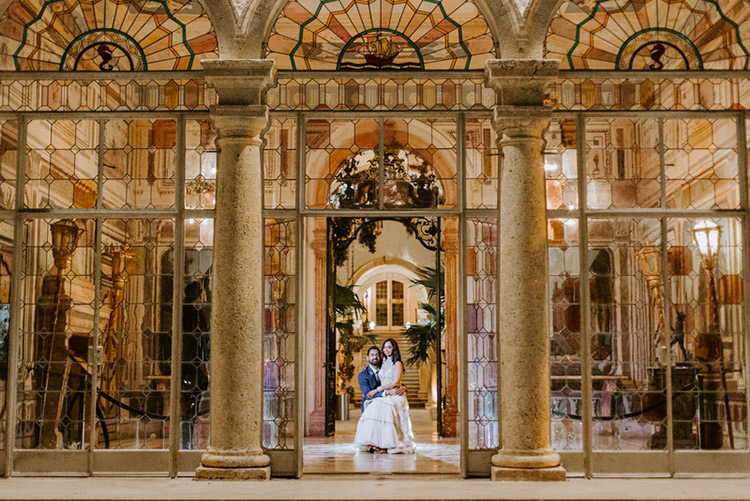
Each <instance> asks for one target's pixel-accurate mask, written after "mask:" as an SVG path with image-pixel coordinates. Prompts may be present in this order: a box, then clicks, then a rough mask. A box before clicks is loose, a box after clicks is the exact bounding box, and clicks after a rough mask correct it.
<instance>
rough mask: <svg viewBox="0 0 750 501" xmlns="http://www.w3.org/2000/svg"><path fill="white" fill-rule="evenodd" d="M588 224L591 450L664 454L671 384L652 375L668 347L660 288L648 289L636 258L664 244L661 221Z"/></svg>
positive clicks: (614, 221)
mask: <svg viewBox="0 0 750 501" xmlns="http://www.w3.org/2000/svg"><path fill="white" fill-rule="evenodd" d="M588 224H589V231H588V233H589V235H588V238H589V248H588V262H589V272H588V280H589V283H590V310H589V325H590V333H591V337H590V345H591V378H592V381H593V393H592V397H593V402H592V404H593V419H594V426H593V430H592V440H593V447H594V449H595V450H640V449H644V450H647V449H651V450H665V449H666V448H667V443H666V440H664V441H660V440H657V438H656V437H657V436H659V435H657V434H658V433H662V434H663V433H665V432H666V426H667V424H666V412H665V408H664V399H663V395H664V393H663V392H664V390H665V384H666V380H665V379H663V378H661V379H660V378H657V377H655V375H654V369H655V368H656V367H658V360H659V359H658V358H657V353H658V352H659V350H658V347H659V346H661V345H662V344H663V343H664V338H663V329H664V320H663V302H662V298H663V292H662V289H663V287H661V286H658V284H656V285H654V283H653V282H649V280H648V277H649V275H648V270H646V271H644V270H643V269H642V266H641V264H640V258H639V256H643V255H644V252H647V251H648V250H650V249H654V247H658V246H659V245H660V240H661V239H660V237H661V225H660V222H659V221H658V220H656V219H592V220H590V221H589V223H588ZM644 249H645V250H644ZM650 285H651V288H650ZM659 358H662V359H663V356H661V355H659Z"/></svg>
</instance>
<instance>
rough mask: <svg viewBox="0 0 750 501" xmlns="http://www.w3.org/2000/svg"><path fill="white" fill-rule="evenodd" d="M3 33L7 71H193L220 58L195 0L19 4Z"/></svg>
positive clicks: (0, 23)
mask: <svg viewBox="0 0 750 501" xmlns="http://www.w3.org/2000/svg"><path fill="white" fill-rule="evenodd" d="M0 33H2V37H0V40H1V42H0V45H2V46H3V50H2V51H0V52H2V53H0V69H3V70H21V71H38V70H46V71H56V70H65V71H76V70H77V71H145V70H192V69H200V61H201V60H202V59H216V58H217V57H218V53H217V42H216V35H215V34H214V31H213V27H212V26H211V21H210V20H209V19H208V16H207V15H206V14H205V12H204V11H203V9H202V7H201V6H200V4H199V3H198V2H197V1H194V0H193V1H190V0H140V1H139V0H90V1H82V0H16V1H14V2H13V3H12V4H11V5H10V7H9V8H8V10H7V11H6V13H5V15H4V16H3V17H2V19H0Z"/></svg>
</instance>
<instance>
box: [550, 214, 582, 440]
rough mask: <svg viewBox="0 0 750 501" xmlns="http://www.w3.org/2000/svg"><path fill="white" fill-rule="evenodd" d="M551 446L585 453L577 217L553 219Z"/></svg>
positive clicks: (551, 226)
mask: <svg viewBox="0 0 750 501" xmlns="http://www.w3.org/2000/svg"><path fill="white" fill-rule="evenodd" d="M547 227H548V231H547V234H548V245H549V297H550V310H551V315H552V317H551V321H550V328H551V337H550V372H551V383H550V384H551V386H550V390H551V391H550V395H551V410H552V423H551V426H552V429H551V433H552V435H551V436H552V447H553V448H554V449H557V450H581V448H582V444H583V424H582V421H581V415H582V407H581V374H582V365H581V297H580V285H581V284H580V281H581V280H580V264H579V263H580V247H579V240H578V220H577V219H549V220H548V221H547Z"/></svg>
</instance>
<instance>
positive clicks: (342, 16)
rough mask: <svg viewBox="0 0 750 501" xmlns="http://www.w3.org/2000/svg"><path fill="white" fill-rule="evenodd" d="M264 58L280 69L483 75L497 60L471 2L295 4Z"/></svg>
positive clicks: (334, 0) (327, 0) (294, 0)
mask: <svg viewBox="0 0 750 501" xmlns="http://www.w3.org/2000/svg"><path fill="white" fill-rule="evenodd" d="M265 52H266V54H265V57H267V58H270V59H274V60H275V61H276V64H277V65H278V68H279V69H281V70H343V69H350V70H357V69H420V70H467V69H484V63H485V61H486V60H487V59H493V58H495V57H496V56H495V42H494V39H493V37H492V34H491V32H490V29H489V26H488V24H487V22H486V20H485V19H484V17H483V16H482V13H481V12H480V10H479V8H478V7H477V6H476V5H475V4H474V3H472V2H470V1H468V0H320V1H314V2H310V1H305V0H290V1H289V2H288V3H287V4H286V5H285V6H284V7H283V9H282V11H281V14H280V15H279V17H278V18H277V20H276V22H275V23H274V25H273V28H272V29H271V32H270V35H269V37H268V41H267V43H266V50H265Z"/></svg>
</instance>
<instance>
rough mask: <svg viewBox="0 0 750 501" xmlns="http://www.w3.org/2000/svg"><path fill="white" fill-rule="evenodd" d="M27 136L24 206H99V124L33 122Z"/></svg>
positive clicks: (81, 207) (66, 207)
mask: <svg viewBox="0 0 750 501" xmlns="http://www.w3.org/2000/svg"><path fill="white" fill-rule="evenodd" d="M27 134H28V137H27V145H26V187H25V190H24V197H25V200H24V206H25V207H27V208H63V209H69V208H79V209H90V208H93V207H96V202H97V197H98V193H97V191H98V186H97V178H98V175H97V171H98V168H99V159H98V148H99V122H98V121H96V120H64V119H60V120H32V121H31V122H29V124H28V133H27Z"/></svg>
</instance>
